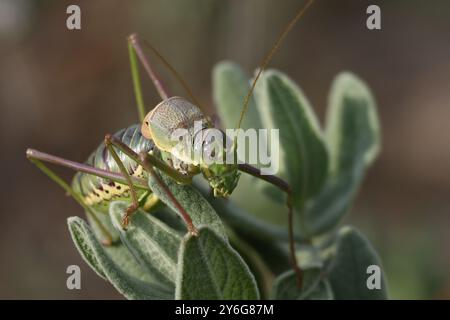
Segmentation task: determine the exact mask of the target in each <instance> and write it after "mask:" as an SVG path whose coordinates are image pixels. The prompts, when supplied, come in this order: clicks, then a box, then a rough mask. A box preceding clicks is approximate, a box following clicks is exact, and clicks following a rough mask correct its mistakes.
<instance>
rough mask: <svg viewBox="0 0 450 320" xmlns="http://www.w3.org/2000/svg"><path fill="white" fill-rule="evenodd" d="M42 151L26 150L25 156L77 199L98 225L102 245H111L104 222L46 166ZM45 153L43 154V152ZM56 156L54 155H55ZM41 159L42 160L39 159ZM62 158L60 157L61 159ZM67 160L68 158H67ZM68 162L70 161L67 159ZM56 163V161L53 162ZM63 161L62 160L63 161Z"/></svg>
mask: <svg viewBox="0 0 450 320" xmlns="http://www.w3.org/2000/svg"><path fill="white" fill-rule="evenodd" d="M41 154H42V153H40V152H36V151H35V150H30V149H28V150H27V158H28V159H29V160H30V161H31V163H33V164H34V165H35V166H36V167H38V168H39V169H40V170H41V171H42V172H44V173H45V175H47V176H48V177H49V178H50V179H51V180H53V181H54V182H56V183H57V184H58V185H59V186H60V187H62V188H63V189H64V190H65V191H66V192H67V194H69V195H70V196H72V198H74V199H75V201H77V202H78V203H79V204H80V205H81V207H82V208H83V209H84V210H85V212H86V214H87V215H88V216H89V217H90V218H91V220H92V221H93V222H94V223H95V224H96V225H97V226H98V228H99V230H100V232H101V233H102V234H103V239H102V240H101V241H102V243H103V244H104V245H111V244H112V241H113V238H112V236H111V233H110V232H109V231H108V229H107V228H106V227H105V226H104V224H103V223H102V222H101V221H100V220H99V219H98V217H97V215H96V213H95V212H94V211H93V210H92V208H91V207H89V206H88V205H86V204H85V203H84V201H83V199H82V198H81V196H80V195H79V194H78V193H76V192H75V191H74V190H73V188H72V187H71V186H70V185H69V184H68V183H67V182H65V181H64V180H63V179H62V178H61V177H60V176H59V175H58V174H56V173H55V172H54V171H53V170H51V169H50V168H49V167H48V166H46V165H45V164H44V163H43V161H45V157H44V158H43V157H40V155H41ZM44 155H45V154H44ZM55 158H56V157H55ZM41 160H42V161H41ZM63 160H64V159H62V161H63ZM67 161H69V160H67ZM69 162H70V161H69ZM53 163H55V164H58V163H57V162H54V161H53ZM63 163H64V161H63Z"/></svg>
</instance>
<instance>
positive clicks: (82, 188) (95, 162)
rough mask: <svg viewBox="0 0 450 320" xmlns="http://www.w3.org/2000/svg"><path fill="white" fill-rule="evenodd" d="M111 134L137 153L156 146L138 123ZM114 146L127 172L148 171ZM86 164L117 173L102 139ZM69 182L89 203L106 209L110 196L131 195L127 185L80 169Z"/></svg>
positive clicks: (144, 176)
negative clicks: (146, 136) (143, 134)
mask: <svg viewBox="0 0 450 320" xmlns="http://www.w3.org/2000/svg"><path fill="white" fill-rule="evenodd" d="M114 137H116V138H118V139H120V140H121V141H122V142H123V143H124V144H126V145H127V146H129V147H130V148H131V149H132V150H133V151H135V152H136V153H140V152H142V151H145V152H151V151H153V150H154V149H156V147H155V145H154V143H153V141H151V140H149V139H147V138H145V137H143V136H142V134H141V130H140V125H137V124H136V125H132V126H129V127H128V128H125V129H122V130H120V131H118V132H116V133H115V134H114ZM115 150H116V151H117V154H118V156H119V157H120V159H121V160H122V162H123V164H124V166H125V168H126V169H127V170H128V172H129V173H130V175H133V176H136V177H142V178H146V177H147V173H146V172H145V171H143V170H142V167H141V166H139V165H138V164H137V163H136V162H135V161H133V160H132V159H130V158H129V157H128V156H127V155H126V154H124V153H122V152H121V151H120V150H117V148H116V149H115ZM86 164H88V165H90V166H94V167H96V168H100V169H104V170H108V171H112V172H117V173H120V169H119V167H118V165H117V164H116V162H115V160H114V158H113V157H112V155H111V154H110V152H109V151H108V149H107V148H106V146H105V144H104V143H102V144H100V145H99V146H98V148H97V149H96V150H95V151H94V152H93V153H92V154H91V155H90V157H89V158H88V160H87V161H86ZM72 186H73V188H74V190H75V191H77V192H78V193H79V194H80V195H81V196H82V197H83V199H84V201H85V203H86V204H87V205H88V206H94V207H96V208H97V209H103V210H105V209H107V208H108V205H109V202H110V201H112V200H129V199H130V191H129V187H128V186H127V185H123V184H120V183H117V182H113V181H111V180H108V179H103V178H99V177H96V176H94V175H90V174H86V173H82V172H79V173H77V174H76V175H75V177H74V179H73V181H72ZM136 191H139V190H136ZM142 192H143V191H140V192H138V196H140V194H142Z"/></svg>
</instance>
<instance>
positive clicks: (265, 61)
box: [237, 0, 314, 129]
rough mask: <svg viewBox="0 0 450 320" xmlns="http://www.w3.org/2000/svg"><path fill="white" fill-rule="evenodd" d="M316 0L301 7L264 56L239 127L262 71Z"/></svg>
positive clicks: (311, 0) (242, 112) (244, 106)
mask: <svg viewBox="0 0 450 320" xmlns="http://www.w3.org/2000/svg"><path fill="white" fill-rule="evenodd" d="M313 2H314V0H309V1H308V2H307V3H306V4H305V6H304V7H303V8H301V9H300V10H299V11H298V12H297V14H296V15H295V17H294V18H292V20H291V21H290V22H289V23H288V24H287V26H286V27H285V28H284V29H283V32H282V33H281V34H280V36H279V37H278V39H277V41H276V42H275V44H274V45H273V46H272V49H270V51H269V53H268V54H267V55H266V56H265V57H264V59H263V60H262V62H261V64H260V66H259V70H258V73H257V74H256V77H255V79H254V80H253V83H252V86H251V87H250V90H249V91H248V93H247V95H246V96H245V99H244V104H243V107H242V111H241V115H240V117H239V122H238V125H237V128H238V129H240V128H241V125H242V120H243V119H244V115H245V113H246V111H247V109H248V105H249V102H250V98H251V96H252V94H253V91H254V89H255V86H256V82H257V81H258V79H259V77H260V76H261V74H262V72H263V71H264V70H265V69H266V67H267V65H268V64H269V62H270V60H271V59H272V57H273V56H274V54H275V53H276V52H277V50H278V48H279V47H280V45H281V43H282V42H283V40H284V38H285V37H286V36H287V35H288V33H289V31H291V29H292V28H293V27H294V26H295V24H296V23H297V22H298V20H300V18H301V17H302V16H303V15H304V14H305V12H306V11H307V10H308V8H309V7H310V6H311V5H312V4H313Z"/></svg>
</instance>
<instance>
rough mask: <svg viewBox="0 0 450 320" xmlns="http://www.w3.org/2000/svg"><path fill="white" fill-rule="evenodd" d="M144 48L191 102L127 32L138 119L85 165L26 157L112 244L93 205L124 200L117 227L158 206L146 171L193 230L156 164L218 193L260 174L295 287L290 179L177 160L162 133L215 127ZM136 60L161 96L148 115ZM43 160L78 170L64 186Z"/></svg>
mask: <svg viewBox="0 0 450 320" xmlns="http://www.w3.org/2000/svg"><path fill="white" fill-rule="evenodd" d="M313 2H314V0H309V1H308V2H307V3H306V5H305V6H304V7H303V8H302V9H300V11H299V12H298V13H297V14H296V16H295V17H294V18H293V19H292V20H291V21H290V22H289V24H288V25H287V26H286V27H285V28H284V30H283V32H282V33H281V35H280V37H279V38H278V39H277V41H276V42H275V44H274V46H273V47H272V49H271V50H270V52H269V53H268V54H267V55H266V57H265V58H264V60H263V61H262V63H261V65H260V67H259V71H258V73H257V75H256V77H255V78H254V80H253V83H252V86H251V88H250V90H249V91H248V94H247V95H246V97H245V100H244V102H243V107H242V112H241V115H240V119H239V123H238V125H237V127H238V128H240V126H241V123H242V120H243V117H244V115H245V112H246V110H247V108H248V104H249V100H250V97H251V96H252V93H253V90H254V88H255V85H256V82H257V81H258V79H259V77H260V75H261V73H262V72H263V70H264V69H265V68H266V67H267V65H268V63H269V61H270V60H271V58H272V56H273V55H274V54H275V52H276V51H277V50H278V48H279V46H280V44H281V42H282V41H283V40H284V38H285V37H286V35H287V34H288V33H289V31H290V30H291V29H292V27H293V26H294V25H295V24H296V22H297V21H298V20H299V19H300V18H301V17H302V16H303V14H304V13H305V12H306V10H307V9H308V8H309V6H310V5H311V4H312V3H313ZM147 47H148V48H149V49H150V50H151V51H152V53H153V54H154V55H155V56H156V57H157V58H158V59H159V60H160V61H161V62H162V63H163V64H164V65H165V66H166V67H167V68H168V69H169V71H170V72H171V73H172V74H173V75H174V76H175V78H177V79H178V81H180V83H181V85H182V86H183V87H184V89H185V90H186V92H187V93H188V95H189V98H190V100H191V101H188V100H187V99H184V98H180V97H173V96H171V95H169V93H168V92H167V90H166V89H165V87H164V85H163V83H162V81H161V80H160V79H159V77H158V76H157V74H156V73H155V71H154V69H153V68H152V66H151V64H150V62H149V61H148V60H147V58H146V57H145V55H144V52H143V50H142V46H141V43H140V41H139V39H138V37H137V36H136V35H135V34H133V35H131V36H130V37H129V38H128V48H129V56H130V64H131V71H132V78H133V85H134V91H135V96H136V103H137V107H138V111H139V116H140V124H139V125H138V124H135V125H131V126H129V127H127V128H125V129H122V130H120V131H118V132H116V133H115V134H107V135H106V136H105V140H104V143H103V144H101V145H100V146H99V147H98V148H97V149H96V150H95V151H94V152H93V153H92V154H91V156H90V157H89V158H88V160H87V161H86V163H84V164H81V163H77V162H73V161H70V160H67V159H63V158H59V157H56V156H53V155H50V154H46V153H43V152H40V151H37V150H33V149H28V150H27V151H26V155H27V157H28V159H29V160H30V161H31V162H33V163H34V164H35V165H36V166H37V167H38V168H40V169H41V170H42V171H43V172H44V173H45V174H46V175H48V176H49V177H50V178H51V179H52V180H54V181H55V182H56V183H57V184H59V185H60V186H61V187H62V188H64V189H65V190H66V192H67V193H68V194H70V195H71V196H72V197H73V198H74V199H75V200H76V201H77V202H78V203H79V204H80V205H81V206H82V207H83V208H84V209H85V211H86V213H87V214H88V215H89V216H90V218H91V219H92V221H93V222H94V223H95V224H96V225H97V226H98V227H99V229H100V230H101V231H102V233H103V236H104V237H103V243H104V244H105V245H111V243H112V237H111V235H110V234H109V232H108V230H107V229H106V228H105V227H104V226H103V225H102V223H101V221H100V220H99V219H98V218H97V217H96V214H95V212H94V209H95V210H96V211H103V212H105V211H107V209H108V206H109V204H110V203H111V201H113V200H125V201H127V202H130V203H131V204H130V206H129V207H128V209H127V210H126V212H125V214H124V216H123V221H122V224H123V227H124V229H126V227H127V225H128V219H129V216H130V215H131V214H132V213H133V212H135V211H136V210H137V209H138V208H143V209H144V210H145V211H150V209H151V208H152V207H153V206H154V205H155V204H156V203H158V199H157V198H156V196H154V195H153V194H152V192H151V190H150V189H149V186H148V185H147V182H146V181H147V177H148V176H149V175H152V176H153V177H154V179H155V180H156V181H157V182H158V184H159V185H160V187H161V188H162V189H163V190H165V192H166V193H167V195H168V197H169V198H170V199H171V201H172V204H173V205H174V207H176V208H177V209H178V213H179V214H180V216H181V217H182V219H183V221H184V223H185V224H186V227H187V229H188V231H189V232H190V233H191V234H193V235H197V234H198V231H197V228H196V227H195V226H194V224H193V223H192V220H191V218H190V216H189V214H188V213H187V212H186V210H185V209H184V208H183V206H181V205H180V203H179V202H178V201H177V199H176V197H175V196H174V195H173V194H172V192H171V191H170V190H169V188H168V187H167V186H166V185H165V183H164V182H163V180H162V179H160V177H159V175H158V173H157V172H156V171H155V169H158V170H160V171H162V172H164V173H165V174H167V175H168V176H170V177H171V178H172V179H174V180H175V181H177V182H178V183H181V184H188V183H191V181H192V178H193V176H195V175H197V174H199V173H202V174H203V176H204V178H205V179H206V180H207V181H208V183H209V185H210V186H211V188H212V190H213V191H214V195H215V196H218V197H225V196H227V195H229V194H231V193H232V192H233V190H234V188H235V187H236V185H237V183H238V180H239V175H240V172H245V173H247V174H250V175H253V176H255V177H257V178H260V179H263V180H265V181H267V182H268V183H271V184H273V185H275V186H276V187H278V188H280V189H281V190H283V191H284V192H285V193H286V194H287V206H288V219H289V246H290V254H291V262H292V266H293V268H294V270H295V272H296V273H297V278H298V285H299V286H301V283H302V271H301V269H300V268H299V266H298V263H297V258H296V255H295V241H294V235H293V208H292V192H291V188H290V186H289V184H288V183H287V182H286V181H284V180H282V179H280V178H278V177H276V176H273V175H263V174H261V172H260V169H258V168H256V167H252V166H250V165H249V164H245V163H243V164H241V163H234V164H206V163H204V162H202V161H200V162H192V161H189V159H188V158H183V159H182V160H181V159H180V158H179V157H177V156H175V155H174V154H173V153H172V152H171V151H172V145H171V144H170V142H169V140H168V139H169V135H170V134H171V133H172V131H173V130H174V129H176V128H181V127H182V128H187V129H188V130H191V129H192V126H193V123H194V121H200V122H201V123H202V128H201V130H207V129H210V128H214V126H213V125H212V123H211V121H210V119H209V118H208V117H207V116H205V115H204V113H203V111H202V109H201V108H200V104H199V103H198V101H197V100H196V98H195V97H194V95H193V94H192V91H191V90H190V88H189V87H188V85H187V84H186V82H185V81H184V80H183V79H182V78H181V77H180V76H179V74H178V73H177V72H176V70H175V69H174V68H173V67H172V66H171V65H170V64H169V63H168V62H167V61H166V60H165V59H164V57H163V56H162V55H161V54H160V53H159V52H158V51H157V50H156V49H155V48H153V47H152V46H151V45H149V44H147ZM138 60H139V61H140V62H141V64H142V65H143V67H144V69H145V71H146V73H147V74H148V76H149V77H150V79H151V80H152V82H153V84H154V86H155V88H156V90H157V91H158V93H159V96H160V97H161V99H162V101H161V102H160V103H159V104H158V105H157V106H156V107H154V108H153V109H152V110H151V111H150V112H148V113H147V114H146V113H145V108H144V102H143V98H142V92H141V86H140V78H139V70H138ZM194 134H195V133H194ZM235 142H236V141H235ZM235 142H234V143H235ZM202 148H203V146H202ZM233 150H235V149H233ZM44 162H48V163H52V164H57V165H61V166H64V167H68V168H71V169H74V170H76V171H78V172H77V174H76V175H75V176H74V178H73V181H72V184H71V185H69V184H67V183H66V182H64V181H63V180H62V179H61V178H60V177H59V176H58V175H57V174H56V173H54V172H53V171H52V170H51V169H50V168H48V167H47V166H46V165H45V164H44Z"/></svg>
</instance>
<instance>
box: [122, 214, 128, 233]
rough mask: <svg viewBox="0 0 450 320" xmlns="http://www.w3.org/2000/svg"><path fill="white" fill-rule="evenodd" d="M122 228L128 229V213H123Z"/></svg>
mask: <svg viewBox="0 0 450 320" xmlns="http://www.w3.org/2000/svg"><path fill="white" fill-rule="evenodd" d="M122 229H123V230H124V231H126V230H127V229H128V215H127V214H125V215H124V216H123V218H122Z"/></svg>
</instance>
